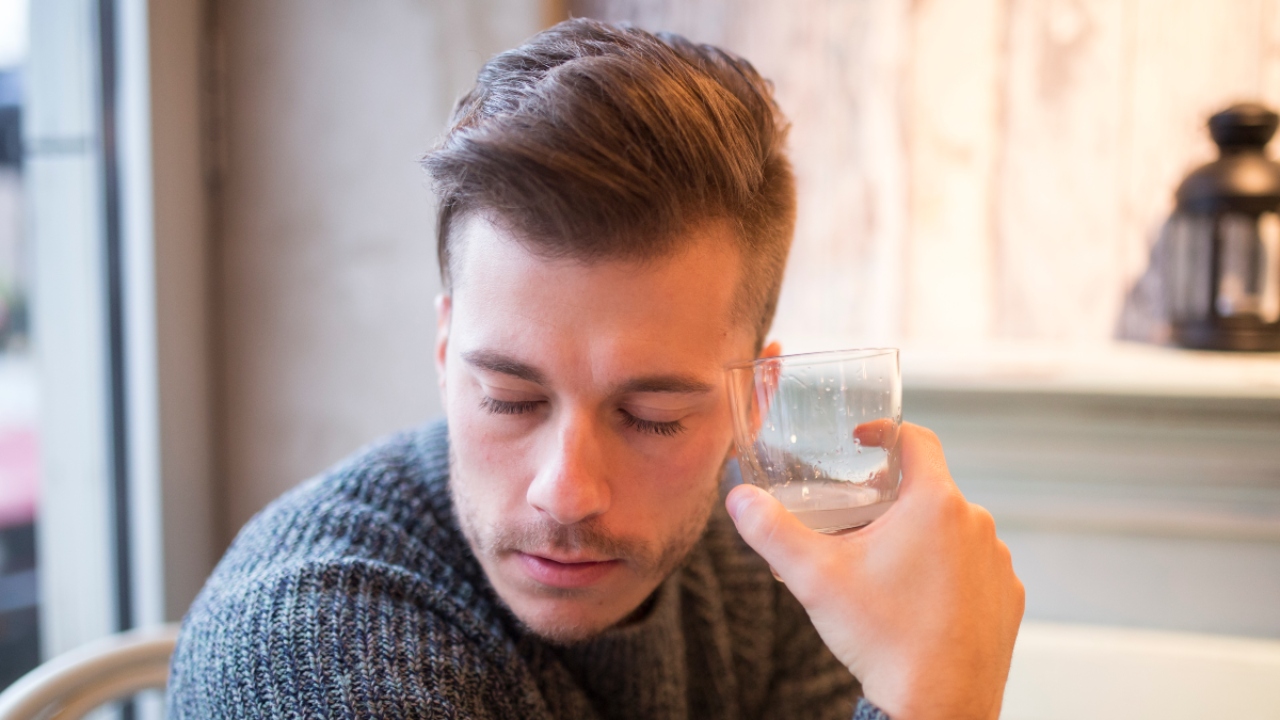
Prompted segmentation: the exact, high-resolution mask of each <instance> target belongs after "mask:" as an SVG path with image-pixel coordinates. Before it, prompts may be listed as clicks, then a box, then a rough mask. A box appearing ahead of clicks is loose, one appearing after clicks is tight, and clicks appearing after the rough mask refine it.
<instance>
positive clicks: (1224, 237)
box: [1214, 212, 1280, 323]
mask: <svg viewBox="0 0 1280 720" xmlns="http://www.w3.org/2000/svg"><path fill="white" fill-rule="evenodd" d="M1278 262H1280V217H1278V216H1277V215H1276V213H1274V212H1266V213H1262V214H1260V215H1246V214H1243V213H1226V214H1224V215H1222V216H1221V217H1220V218H1219V220H1218V268H1219V273H1218V296H1217V297H1216V298H1214V306H1215V309H1216V310H1217V313H1218V315H1219V316H1221V317H1239V316H1242V315H1253V316H1256V317H1257V318H1258V319H1259V320H1261V321H1262V322H1264V323H1273V322H1275V321H1276V320H1278V319H1280V284H1278V283H1277V282H1276V277H1277V271H1276V268H1277V263H1278Z"/></svg>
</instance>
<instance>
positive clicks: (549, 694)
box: [168, 423, 884, 720]
mask: <svg viewBox="0 0 1280 720" xmlns="http://www.w3.org/2000/svg"><path fill="white" fill-rule="evenodd" d="M448 470H449V467H448V434H447V430H446V428H445V426H444V424H443V423H436V424H433V425H430V426H427V427H425V428H423V429H421V430H418V431H414V432H409V433H404V434H401V435H399V436H396V437H394V438H391V439H390V440H388V441H384V442H382V443H380V444H377V445H375V446H372V447H370V448H367V449H365V450H364V451H362V452H360V453H359V454H357V455H356V456H354V457H353V458H351V459H349V460H347V461H346V462H344V463H342V464H341V465H339V466H338V467H336V468H334V469H333V470H331V471H329V472H328V473H326V474H325V475H323V476H322V477H320V478H318V479H316V480H313V481H311V482H309V483H307V484H305V485H302V486H301V487H299V488H297V489H296V490H293V491H292V492H290V493H288V494H286V495H285V496H284V497H282V498H280V499H279V500H277V501H276V502H275V503H273V504H272V505H271V506H270V507H268V508H267V509H266V510H264V511H263V512H262V513H260V514H259V515H258V516H257V517H256V518H254V519H253V520H252V521H251V522H250V523H249V524H248V525H247V526H246V527H245V528H244V530H243V531H241V533H240V535H239V537H237V538H236V541H235V543H234V544H233V545H232V546H231V549H230V550H228V551H227V554H226V556H225V557H224V558H223V559H222V562H221V563H220V564H219V565H218V567H217V569H216V570H215V571H214V573H213V576H212V577H210V578H209V581H208V583H207V584H206V585H205V587H204V590H203V591H202V592H201V594H200V596H199V598H197V600H196V602H195V604H194V605H193V606H192V608H191V611H190V612H189V613H188V615H187V618H186V621H185V623H184V624H183V628H182V634H181V637H180V638H179V641H178V647H177V650H176V652H175V653H174V656H173V666H172V675H171V677H170V682H169V697H168V712H169V717H171V718H176V719H182V718H190V719H192V720H195V719H200V720H206V719H209V718H522V719H523V718H531V719H539V718H588V719H592V718H600V719H606V718H607V719H618V720H622V719H627V718H699V719H700V718H790V717H794V718H841V719H842V720H848V718H850V717H853V716H854V715H855V712H856V716H857V718H859V720H861V719H862V718H866V719H868V720H870V719H872V718H881V719H883V718H884V715H883V714H881V713H880V712H879V711H878V710H876V709H875V708H874V707H873V706H872V705H870V704H869V703H867V702H866V701H858V685H857V682H856V681H855V680H854V678H853V677H852V676H851V675H850V674H849V672H848V671H847V670H846V669H845V668H844V667H843V666H842V665H841V664H840V663H839V662H838V661H837V660H836V659H835V658H834V657H833V656H832V655H831V653H830V652H829V651H828V650H827V649H826V647H825V646H824V645H823V644H822V641H821V639H819V637H818V635H817V633H816V632H815V631H814V629H813V626H812V625H811V624H810V622H809V620H808V618H807V616H806V615H805V613H804V610H803V608H801V607H800V605H799V604H798V603H797V602H796V601H795V599H794V598H793V597H792V596H791V594H790V593H788V592H787V590H786V588H785V587H784V586H783V585H782V584H781V583H777V582H775V581H774V580H773V579H772V577H771V576H770V574H769V570H768V567H767V566H766V565H765V564H764V563H763V561H761V559H760V558H759V556H757V555H755V554H754V553H753V552H751V551H750V550H749V549H748V548H747V547H746V545H745V544H743V543H742V541H741V540H740V539H739V538H738V536H737V533H736V532H735V531H734V529H733V526H732V523H731V521H730V520H729V518H728V516H727V515H726V514H725V513H724V512H723V509H721V510H720V511H719V512H717V513H716V514H715V515H714V516H713V517H712V519H711V522H710V524H709V526H708V528H707V530H706V533H705V535H704V536H703V538H702V540H701V542H700V543H699V544H698V545H697V546H696V547H695V548H694V550H693V552H692V553H691V554H690V556H689V558H688V559H687V561H686V562H685V563H684V565H683V566H682V567H681V568H680V569H679V570H678V571H677V572H676V573H674V574H673V575H672V577H671V578H669V579H668V580H667V581H666V582H665V583H664V584H663V585H662V586H661V587H660V588H659V589H658V590H657V592H656V595H655V597H654V599H653V602H652V603H651V609H650V610H649V612H648V614H647V615H645V617H644V618H643V619H640V620H638V621H636V622H633V623H629V624H628V625H626V626H624V627H620V628H615V629H612V630H609V631H606V632H605V633H604V634H603V635H601V636H600V637H598V638H596V639H594V640H591V641H589V642H586V643H583V644H581V645H576V646H572V647H567V648H566V647H557V646H553V645H550V644H548V643H546V642H543V641H542V640H540V639H539V638H538V637H536V636H534V635H532V634H531V633H529V632H527V631H526V630H524V629H523V628H522V626H521V625H520V624H519V623H518V622H517V621H516V619H515V618H514V616H513V615H512V614H511V613H510V611H509V610H507V609H506V608H505V606H504V605H503V604H502V602H501V601H500V600H499V599H498V597H497V595H496V594H495V593H494V591H493V589H492V587H491V586H490V585H489V583H488V581H487V580H486V578H485V575H484V572H483V571H482V570H481V568H480V565H479V564H478V562H477V561H476V559H475V557H474V556H473V555H472V553H471V551H470V549H469V547H468V545H467V543H466V541H465V540H464V539H463V537H462V535H461V533H460V531H459V529H458V526H457V522H456V520H455V518H454V515H453V510H452V504H451V501H450V497H449V492H448ZM855 703H856V706H855Z"/></svg>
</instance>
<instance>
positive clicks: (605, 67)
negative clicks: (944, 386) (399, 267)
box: [169, 20, 1022, 720]
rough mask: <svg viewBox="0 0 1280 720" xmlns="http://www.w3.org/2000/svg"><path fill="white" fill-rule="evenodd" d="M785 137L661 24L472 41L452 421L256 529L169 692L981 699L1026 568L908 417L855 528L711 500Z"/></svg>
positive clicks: (455, 242)
mask: <svg viewBox="0 0 1280 720" xmlns="http://www.w3.org/2000/svg"><path fill="white" fill-rule="evenodd" d="M784 136H785V122H784V121H783V119H782V118H781V116H780V114H779V113H778V111H777V108H776V107H775V106H774V103H773V100H772V97H771V94H770V90H769V86H768V84H767V83H766V82H765V81H764V80H762V79H761V78H760V77H759V76H758V74H757V73H756V72H755V70H754V69H752V67H751V66H750V65H749V64H747V63H746V62H745V61H743V60H741V59H738V58H736V57H733V56H731V55H729V54H727V53H724V52H722V51H720V50H717V49H715V48H711V47H707V46H694V45H692V44H690V43H688V42H687V41H685V40H683V39H682V38H679V37H675V36H663V37H655V36H653V35H650V34H648V33H645V32H642V31H639V30H631V29H618V28H614V27H610V26H608V25H604V24H600V23H595V22H591V21H585V20H578V21H571V22H567V23H563V24H561V25H559V26H557V27H555V28H553V29H551V30H549V31H547V32H544V33H542V34H541V35H539V36H537V37H535V38H533V39H532V40H530V41H529V42H528V43H527V44H526V45H524V46H522V47H520V48H517V49H516V50H513V51H511V52H508V53H505V54H503V55H500V56H498V57H497V58H494V59H493V60H492V61H490V62H489V63H488V64H487V65H486V66H485V67H484V68H483V69H482V70H481V72H480V75H479V78H478V81H477V84H476V87H475V88H474V89H473V90H472V91H471V92H470V93H469V94H468V95H467V96H466V97H464V98H463V99H462V100H461V101H460V103H459V105H458V107H457V109H456V111H455V113H454V117H453V120H452V124H451V127H450V129H449V131H448V134H447V135H446V137H445V139H444V140H443V141H442V143H441V144H440V146H439V147H438V148H436V149H435V150H434V151H433V152H432V153H431V154H429V155H428V157H427V159H426V161H425V164H426V167H427V169H428V170H429V172H430V173H431V175H432V177H433V178H434V180H435V182H436V188H437V193H438V194H439V197H440V221H439V227H438V242H439V253H440V266H441V270H442V273H443V276H444V280H445V292H444V294H443V295H442V296H441V297H440V298H439V300H438V302H437V311H438V342H437V357H436V361H437V370H438V373H439V379H440V387H441V392H442V397H443V398H444V404H445V415H446V419H447V425H446V424H443V423H437V424H434V425H431V426H428V427H426V428H424V429H421V430H418V431H415V432H409V433H406V434H404V435H401V436H399V437H396V438H393V439H391V440H389V441H385V442H383V443H381V444H379V445H376V446H374V447H372V448H370V449H366V450H365V451H363V452H362V453H360V454H359V455H357V456H355V457H354V458H353V459H351V460H348V461H347V462H346V463H344V464H342V465H340V466H339V467H337V468H335V469H334V470H332V471H330V472H329V473H327V474H326V475H325V476H323V477H321V478H319V479H317V480H315V481H313V482H311V483H308V484H307V485H304V486H302V487H301V488H299V489H297V490H295V491H293V492H291V493H289V494H288V495H286V496H285V497H283V498H281V499H280V500H278V501H277V502H276V503H274V504H273V505H272V506H271V507H269V508H268V509H267V510H265V511H263V513H262V514H260V515H259V516H258V517H257V518H255V519H254V520H253V521H252V522H250V523H249V525H248V526H246V528H245V529H244V530H243V531H242V532H241V534H240V536H239V537H238V538H237V540H236V542H235V544H234V545H233V546H232V548H231V549H230V550H229V551H228V553H227V555H226V557H225V558H224V559H223V561H222V563H221V564H220V565H219V567H218V569H217V570H216V571H215V572H214V574H213V576H212V577H211V578H210V580H209V582H208V584H207V585H206V587H205V589H204V591H203V592H202V594H201V596H200V598H199V599H198V600H197V601H196V603H195V605H194V606H193V607H192V610H191V612H190V614H189V615H188V617H187V620H186V624H185V626H184V629H183V633H182V637H181V640H180V642H179V645H178V649H177V652H176V653H175V656H174V661H173V676H172V679H171V682H170V691H169V710H170V713H171V715H172V716H173V717H177V718H214V717H246V718H248V717H254V718H257V717H378V718H382V717H458V718H738V717H749V718H778V717H797V718H844V719H846V720H847V719H848V718H850V717H855V714H856V717H859V718H883V717H886V716H890V717H894V718H898V719H899V720H904V719H910V718H994V717H996V716H997V715H998V713H999V707H1000V699H1001V695H1002V693H1003V686H1004V681H1005V677H1006V675H1007V673H1008V666H1009V658H1010V654H1011V652H1012V646H1013V639H1014V636H1015V635H1016V632H1017V627H1018V623H1019V621H1020V618H1021V615H1022V588H1021V585H1020V584H1019V583H1018V581H1017V579H1016V578H1015V577H1014V575H1013V572H1012V568H1011V565H1010V562H1009V555H1008V551H1007V549H1006V548H1005V547H1004V545H1003V544H1002V543H1001V542H1000V541H999V540H998V539H997V538H996V536H995V531H994V525H993V523H992V521H991V517H990V515H988V514H987V513H986V512H985V511H983V510H981V509H980V508H977V507H975V506H972V505H970V504H968V503H967V502H965V501H964V499H963V497H961V495H960V493H959V492H958V490H957V489H956V487H955V485H954V483H952V481H951V479H950V478H949V476H948V475H947V471H946V467H945V464H944V462H943V459H942V451H941V448H940V446H939V445H938V442H937V440H936V438H934V437H933V436H932V435H931V434H929V433H928V432H927V431H925V430H923V429H920V428H916V427H912V426H905V427H904V430H903V433H902V452H903V463H904V464H903V468H904V470H903V475H904V477H903V483H902V490H901V496H900V499H899V500H898V502H897V503H896V504H895V505H894V506H893V507H892V509H890V510H889V511H888V512H887V513H885V514H884V515H883V516H882V517H881V518H880V519H879V520H877V521H876V522H875V523H873V524H872V525H871V526H869V527H868V528H866V529H863V530H860V531H858V532H856V533H852V534H848V535H843V536H837V537H832V536H824V535H819V534H817V533H814V532H812V531H810V530H808V529H807V528H805V527H803V526H802V525H801V524H800V523H799V522H798V521H797V520H795V518H794V517H792V516H790V515H789V514H788V513H786V512H785V511H784V510H782V509H781V507H780V506H779V505H778V503H777V502H776V501H774V500H773V499H772V498H770V497H769V496H768V495H767V494H765V493H763V492H761V491H758V490H756V489H755V488H751V487H747V486H739V487H737V488H734V489H733V490H732V492H730V493H729V494H728V496H727V498H725V499H724V500H723V502H722V501H721V495H720V490H719V489H720V486H721V477H722V475H724V474H725V472H724V471H725V468H726V464H727V463H726V461H727V460H728V459H729V454H730V444H731V442H730V440H731V430H730V423H729V418H728V404H727V398H726V393H725V389H724V382H723V369H724V367H725V366H726V365H728V364H730V363H732V362H735V361H740V360H744V359H750V358H752V357H755V356H758V355H760V354H776V353H777V352H779V349H778V347H777V346H776V345H770V346H768V347H763V345H764V343H763V339H764V337H765V333H766V332H767V330H768V327H769V324H770V321H771V319H772V315H773V309H774V305H775V303H776V300H777V296H778V289H779V284H780V282H781V277H782V270H783V265H784V264H785V259H786V253H787V249H788V246H789V244H790V238H791V234H792V229H793V225H794V210H795V192H794V189H793V181H792V174H791V171H790V168H789V166H788V163H787V160H786V158H785V156H784V155H783V150H782V143H783V139H784ZM728 465H729V466H731V465H732V463H728ZM726 511H727V512H726ZM770 565H772V567H773V568H775V569H776V570H777V572H778V574H779V576H780V577H781V580H782V582H781V583H778V582H776V581H775V580H774V579H773V578H772V577H771V575H770V571H769V566H770Z"/></svg>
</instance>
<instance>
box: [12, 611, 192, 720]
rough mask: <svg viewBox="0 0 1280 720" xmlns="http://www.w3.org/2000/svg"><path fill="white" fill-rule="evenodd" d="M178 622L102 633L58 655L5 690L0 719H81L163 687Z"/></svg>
mask: <svg viewBox="0 0 1280 720" xmlns="http://www.w3.org/2000/svg"><path fill="white" fill-rule="evenodd" d="M177 638H178V626H177V625H176V624H175V625H162V626H159V627H154V628H144V629H141V630H132V631H129V632H126V633H120V634H119V635H112V636H110V637H106V638H102V639H101V640H97V641H95V642H92V643H89V644H87V645H85V646H83V647H80V648H77V649H75V650H72V651H70V652H67V653H64V654H62V655H59V656H58V657H56V658H53V659H52V660H50V661H48V662H46V663H44V664H43V665H41V666H40V667H37V668H36V669H35V670H32V671H31V672H29V673H27V674H26V675H23V676H22V677H21V678H19V679H18V681H17V682H15V683H14V684H13V685H10V686H9V688H8V689H7V690H5V691H4V692H3V693H0V720H35V718H42V719H44V718H48V720H79V718H82V717H84V716H85V715H87V714H88V713H89V712H91V711H93V710H95V709H96V708H98V707H100V706H102V705H104V704H106V703H108V702H111V701H112V700H118V699H120V698H124V697H128V696H130V695H133V694H135V693H137V692H141V691H143V690H150V689H153V688H163V687H164V686H165V684H166V683H167V682H168V680H169V656H171V655H172V654H173V646H174V643H175V642H176V640H177Z"/></svg>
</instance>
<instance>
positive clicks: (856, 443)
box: [853, 438, 862, 455]
mask: <svg viewBox="0 0 1280 720" xmlns="http://www.w3.org/2000/svg"><path fill="white" fill-rule="evenodd" d="M853 449H854V450H855V451H856V452H857V453H858V454H859V455H861V454H862V441H861V440H859V439H858V438H854V439H853Z"/></svg>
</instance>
